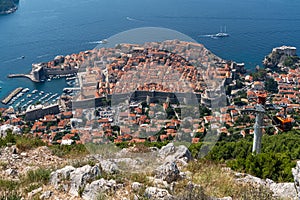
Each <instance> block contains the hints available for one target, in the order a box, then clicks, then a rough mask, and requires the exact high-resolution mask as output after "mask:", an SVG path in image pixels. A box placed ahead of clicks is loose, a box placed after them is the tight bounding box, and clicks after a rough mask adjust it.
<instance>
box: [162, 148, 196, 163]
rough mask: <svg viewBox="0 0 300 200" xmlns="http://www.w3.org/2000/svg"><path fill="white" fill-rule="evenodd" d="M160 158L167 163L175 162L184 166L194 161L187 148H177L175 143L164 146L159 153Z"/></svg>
mask: <svg viewBox="0 0 300 200" xmlns="http://www.w3.org/2000/svg"><path fill="white" fill-rule="evenodd" d="M158 156H159V157H160V158H162V159H164V160H165V161H167V162H173V161H175V162H180V163H182V164H184V165H185V164H187V163H188V162H189V161H191V160H192V159H193V157H192V154H191V152H190V151H189V149H188V148H187V147H186V146H184V145H180V146H178V147H176V146H175V145H174V144H173V143H169V144H167V145H166V146H163V147H162V148H161V149H160V150H159V151H158Z"/></svg>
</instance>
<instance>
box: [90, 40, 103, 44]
mask: <svg viewBox="0 0 300 200" xmlns="http://www.w3.org/2000/svg"><path fill="white" fill-rule="evenodd" d="M101 43H102V42H101V40H100V41H92V42H89V44H101Z"/></svg>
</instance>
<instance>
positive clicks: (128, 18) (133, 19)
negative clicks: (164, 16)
mask: <svg viewBox="0 0 300 200" xmlns="http://www.w3.org/2000/svg"><path fill="white" fill-rule="evenodd" d="M126 19H127V20H128V21H133V22H143V21H142V20H139V19H135V18H132V17H126Z"/></svg>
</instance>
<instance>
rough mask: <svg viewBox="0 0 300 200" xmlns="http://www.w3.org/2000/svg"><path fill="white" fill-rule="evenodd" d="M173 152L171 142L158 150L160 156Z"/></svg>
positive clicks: (173, 147) (173, 148)
mask: <svg viewBox="0 0 300 200" xmlns="http://www.w3.org/2000/svg"><path fill="white" fill-rule="evenodd" d="M173 153H175V146H174V144H173V143H169V144H167V145H166V146H163V147H162V148H161V149H160V150H159V151H158V155H159V156H160V157H167V156H168V155H170V154H173Z"/></svg>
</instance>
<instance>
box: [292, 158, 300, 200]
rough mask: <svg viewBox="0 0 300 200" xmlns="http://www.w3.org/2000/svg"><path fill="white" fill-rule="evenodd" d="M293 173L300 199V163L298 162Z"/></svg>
mask: <svg viewBox="0 0 300 200" xmlns="http://www.w3.org/2000/svg"><path fill="white" fill-rule="evenodd" d="M292 173H293V176H294V180H295V187H296V190H297V193H298V198H299V199H300V161H298V162H297V165H296V167H295V168H293V169H292Z"/></svg>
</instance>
